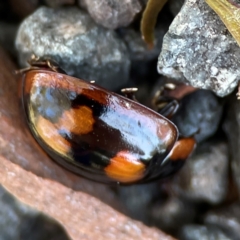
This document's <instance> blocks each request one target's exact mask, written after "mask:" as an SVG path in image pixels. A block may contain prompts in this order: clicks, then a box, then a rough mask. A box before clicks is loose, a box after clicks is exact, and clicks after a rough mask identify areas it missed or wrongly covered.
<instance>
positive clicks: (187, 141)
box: [169, 138, 196, 161]
mask: <svg viewBox="0 0 240 240" xmlns="http://www.w3.org/2000/svg"><path fill="white" fill-rule="evenodd" d="M195 145H196V141H195V139H194V138H182V139H180V140H178V141H177V142H176V143H175V145H174V146H173V149H172V151H171V153H170V155H169V158H170V160H172V161H176V160H185V159H187V158H188V156H189V155H190V154H191V153H192V151H193V150H194V147H195Z"/></svg>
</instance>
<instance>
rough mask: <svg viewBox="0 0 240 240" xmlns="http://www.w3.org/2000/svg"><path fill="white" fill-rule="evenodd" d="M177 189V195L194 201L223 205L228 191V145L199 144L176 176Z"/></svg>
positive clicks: (174, 185) (222, 143)
mask: <svg viewBox="0 0 240 240" xmlns="http://www.w3.org/2000/svg"><path fill="white" fill-rule="evenodd" d="M173 189H174V191H175V192H176V194H177V195H180V196H181V197H182V198H185V199H188V200H189V201H192V202H205V203H209V204H219V203H221V202H223V200H224V199H225V197H226V195H227V190H228V148H227V144H226V143H224V142H205V143H203V144H201V145H199V146H198V147H197V149H196V151H195V152H194V154H193V156H191V157H190V158H189V159H188V160H187V161H186V163H185V165H184V167H183V168H182V170H181V171H180V172H179V174H177V175H176V176H174V180H173Z"/></svg>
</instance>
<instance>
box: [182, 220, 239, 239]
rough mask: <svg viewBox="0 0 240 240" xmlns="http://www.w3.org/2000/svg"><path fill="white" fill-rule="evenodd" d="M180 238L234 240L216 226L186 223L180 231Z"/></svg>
mask: <svg viewBox="0 0 240 240" xmlns="http://www.w3.org/2000/svg"><path fill="white" fill-rule="evenodd" d="M179 239H180V240H200V239H201V240H234V238H232V237H231V236H229V234H227V233H225V232H224V231H223V230H222V229H220V228H218V227H214V226H203V225H196V224H195V225H186V226H184V227H183V228H182V230H181V233H180V237H179Z"/></svg>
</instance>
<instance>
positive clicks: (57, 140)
mask: <svg viewBox="0 0 240 240" xmlns="http://www.w3.org/2000/svg"><path fill="white" fill-rule="evenodd" d="M36 131H37V133H38V135H39V136H40V137H41V138H42V140H43V141H44V142H45V144H46V145H47V146H51V148H52V149H53V150H54V151H56V152H58V153H59V154H61V155H66V153H67V152H69V151H70V150H71V144H70V143H69V142H68V141H67V140H66V139H64V138H63V137H62V136H61V135H60V134H59V133H58V128H56V126H55V125H54V124H53V123H51V122H50V121H48V120H47V119H45V118H43V117H41V116H39V117H38V119H37V122H36Z"/></svg>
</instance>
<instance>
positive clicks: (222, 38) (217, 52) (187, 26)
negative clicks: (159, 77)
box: [158, 0, 240, 96]
mask: <svg viewBox="0 0 240 240" xmlns="http://www.w3.org/2000/svg"><path fill="white" fill-rule="evenodd" d="M239 58H240V48H239V46H238V45H237V43H236V42H235V40H234V39H233V37H232V36H231V35H230V34H229V32H228V31H227V29H226V27H225V26H224V24H223V23H222V22H221V21H220V19H219V17H218V16H217V15H216V14H215V13H214V12H213V11H212V10H211V9H210V7H209V6H208V5H207V4H206V3H205V1H204V0H187V1H186V2H185V4H184V6H183V7H182V9H181V11H180V13H179V14H178V15H177V16H176V18H175V19H174V21H173V23H172V24H171V26H170V28H169V31H168V33H167V34H166V35H165V37H164V41H163V47H162V52H161V54H160V56H159V60H158V71H159V73H161V74H164V75H166V76H169V77H172V78H175V79H178V80H180V81H184V82H186V83H190V84H191V85H192V86H194V87H198V88H203V89H211V90H213V91H214V92H215V93H216V94H218V95H219V96H225V95H227V94H229V93H231V92H232V91H233V90H234V88H235V87H236V85H237V83H238V81H239V80H240V63H239Z"/></svg>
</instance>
